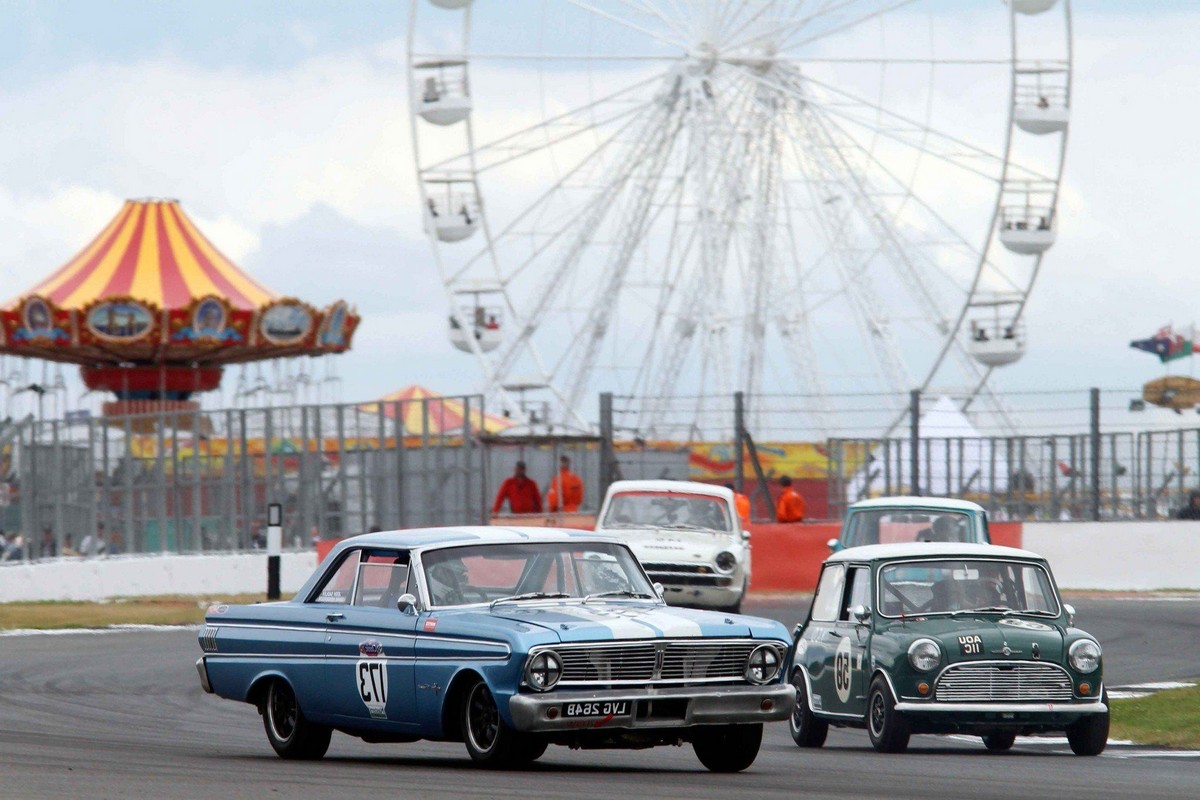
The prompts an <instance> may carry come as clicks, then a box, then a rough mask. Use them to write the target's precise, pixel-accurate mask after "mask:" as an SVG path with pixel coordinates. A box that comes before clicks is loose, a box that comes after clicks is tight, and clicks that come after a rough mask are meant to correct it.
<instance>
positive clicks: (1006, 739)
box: [983, 733, 1017, 753]
mask: <svg viewBox="0 0 1200 800" xmlns="http://www.w3.org/2000/svg"><path fill="white" fill-rule="evenodd" d="M1015 741H1017V735H1016V734H1015V733H989V734H988V735H986V736H984V737H983V746H984V747H986V748H987V749H988V750H991V751H992V752H993V753H1003V752H1004V751H1005V750H1011V749H1012V746H1013V742H1015Z"/></svg>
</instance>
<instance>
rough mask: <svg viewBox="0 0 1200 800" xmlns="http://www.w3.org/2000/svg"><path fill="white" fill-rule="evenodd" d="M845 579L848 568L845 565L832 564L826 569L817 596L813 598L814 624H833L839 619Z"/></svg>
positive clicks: (818, 586) (822, 574)
mask: <svg viewBox="0 0 1200 800" xmlns="http://www.w3.org/2000/svg"><path fill="white" fill-rule="evenodd" d="M845 578H846V568H845V567H844V566H843V565H841V564H830V565H828V566H826V567H825V570H824V572H822V573H821V582H820V583H819V584H818V585H817V594H816V596H815V597H814V598H813V609H812V618H813V621H814V622H833V621H834V620H836V619H837V617H838V608H839V607H840V606H841V604H842V589H843V587H844V586H845Z"/></svg>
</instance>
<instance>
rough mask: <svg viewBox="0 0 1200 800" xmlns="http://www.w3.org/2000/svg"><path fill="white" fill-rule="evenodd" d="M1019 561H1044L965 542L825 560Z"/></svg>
mask: <svg viewBox="0 0 1200 800" xmlns="http://www.w3.org/2000/svg"><path fill="white" fill-rule="evenodd" d="M959 556H962V557H965V558H1020V559H1026V560H1028V559H1034V560H1036V561H1045V559H1044V558H1042V557H1041V556H1039V555H1038V554H1037V553H1033V552H1030V551H1029V550H1020V549H1018V548H1016V547H1003V546H1001V545H995V544H969V543H966V542H903V543H897V544H868V545H863V546H861V547H847V548H846V549H845V550H839V551H838V552H836V553H834V554H833V555H831V556H830V557H829V558H827V559H825V560H826V561H827V562H832V561H892V560H897V559H905V558H955V557H959Z"/></svg>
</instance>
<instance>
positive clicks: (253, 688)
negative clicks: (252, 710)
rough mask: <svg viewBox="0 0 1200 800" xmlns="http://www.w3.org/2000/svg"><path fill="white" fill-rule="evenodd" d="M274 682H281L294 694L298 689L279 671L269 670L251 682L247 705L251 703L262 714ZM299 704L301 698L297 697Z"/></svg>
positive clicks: (247, 693) (247, 691) (247, 694)
mask: <svg viewBox="0 0 1200 800" xmlns="http://www.w3.org/2000/svg"><path fill="white" fill-rule="evenodd" d="M274 680H281V681H283V682H284V683H286V684H287V685H288V686H289V687H290V688H291V690H292V692H293V693H294V692H295V691H296V687H295V686H294V685H293V684H292V682H291V681H290V680H288V678H287V676H286V675H284V674H283V673H282V672H279V671H278V670H269V671H266V672H260V673H259V674H258V675H255V676H254V679H253V680H251V681H250V687H249V688H248V689H246V698H245V699H246V702H247V703H251V704H253V705H254V706H255V707H256V708H258V713H260V714H261V713H263V710H264V709H265V708H266V703H267V690H268V689H269V688H270V687H271V682H272V681H274ZM297 702H299V697H297Z"/></svg>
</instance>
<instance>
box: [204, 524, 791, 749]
mask: <svg viewBox="0 0 1200 800" xmlns="http://www.w3.org/2000/svg"><path fill="white" fill-rule="evenodd" d="M531 542H532V543H564V542H568V543H571V546H573V547H574V546H586V545H588V544H591V543H603V546H605V547H619V548H624V545H623V544H620V543H619V542H616V541H615V540H610V539H606V538H605V537H598V536H596V534H594V533H590V532H583V531H547V530H546V529H530V530H526V529H503V528H494V527H493V528H458V529H445V528H443V529H426V530H409V531H395V532H387V533H378V534H368V535H364V536H356V537H353V538H351V539H347V540H345V541H343V542H341V543H340V544H339V545H337V546H336V547H335V548H334V549H333V551H332V552H331V553H330V554H329V556H328V557H327V558H326V560H325V562H324V563H323V564H322V565H320V566H318V568H317V570H316V571H315V572H314V574H313V575H312V577H311V578H310V579H309V580H308V582H307V583H306V584H305V585H304V587H303V588H302V589H301V590H300V591H299V592H298V593H297V595H296V596H295V598H294V599H292V600H289V601H285V602H276V603H262V604H257V605H249V606H237V605H230V606H225V605H221V606H213V607H210V609H209V612H208V614H207V616H206V619H205V625H204V627H203V628H202V629H201V631H200V634H199V641H200V645H201V649H202V650H203V651H204V654H203V656H202V657H201V658H200V660H199V661H198V662H197V669H198V670H199V673H200V679H201V683H202V685H203V686H204V688H205V689H206V690H207V691H210V692H213V693H215V694H217V695H219V696H221V697H225V698H229V699H232V700H239V701H244V702H250V703H254V704H256V705H258V707H259V709H260V711H263V709H264V706H265V704H266V702H267V701H266V691H267V687H269V686H270V684H271V683H272V682H273V681H280V682H284V683H286V685H287V686H288V687H290V689H291V691H292V692H294V695H295V698H296V701H297V702H298V705H299V708H300V710H301V712H302V714H303V717H304V718H305V719H306V720H307V721H309V722H311V723H313V724H314V725H318V726H325V727H327V728H332V729H334V730H339V731H342V732H345V733H348V734H351V735H354V736H359V737H362V738H364V739H366V740H368V741H414V740H417V739H434V740H462V738H463V729H462V723H461V721H460V716H461V713H462V703H463V702H464V699H463V697H462V692H463V691H464V687H466V686H468V685H472V684H474V683H476V682H478V681H479V680H480V679H482V681H483V682H484V683H485V684H486V686H487V689H488V690H490V693H491V695H492V697H493V698H494V699H495V705H496V708H497V710H498V712H499V715H500V718H501V719H502V721H503V724H504V725H505V726H507V727H508V728H509V729H511V730H513V731H520V732H524V734H525V735H529V736H539V737H541V738H542V739H544V740H545V741H547V742H549V743H557V744H572V745H576V746H589V745H595V746H614V747H618V746H634V745H637V746H645V745H646V743H647V742H649V743H651V744H657V743H668V742H670V743H678V742H679V741H681V740H686V739H687V738H688V737H687V736H686V735H683V736H680V735H679V733H678V731H679V730H681V729H689V728H693V727H695V726H700V725H705V724H725V725H730V724H752V723H760V722H764V721H770V720H777V719H786V718H787V717H788V715H789V713H790V711H791V704H792V702H793V697H794V695H793V691H792V687H791V686H790V685H789V684H788V683H787V682H786V681H784V674H785V672H784V669H783V666H782V661H783V660H784V659H786V651H787V647H788V639H789V638H790V637H789V633H788V631H787V629H786V628H785V627H784V626H783V625H782V624H780V623H778V622H775V621H772V620H766V619H759V618H755V617H749V616H742V615H733V614H723V613H715V612H707V611H698V610H690V609H683V608H674V607H668V606H666V605H665V604H664V603H663V602H662V601H661V600H660V599H659V598H651V599H639V598H624V597H612V598H599V599H589V600H587V601H586V602H583V601H581V600H580V598H569V599H553V598H547V599H540V598H539V599H533V600H529V601H525V602H500V603H491V602H488V601H487V599H486V598H479V599H478V602H471V603H465V604H458V605H454V606H449V607H448V606H438V605H435V604H434V602H433V599H434V598H433V595H432V593H431V590H430V587H429V582H430V581H431V578H429V577H428V576H427V575H426V574H425V572H424V570H423V569H422V568H421V564H422V560H423V559H429V558H430V557H431V554H432V553H435V552H439V551H442V550H444V549H445V548H455V547H462V546H466V545H472V544H500V545H503V544H506V543H511V544H522V543H531ZM356 551H357V552H356ZM378 551H386V552H387V553H389V554H392V553H394V552H401V551H402V552H403V557H405V558H408V559H410V561H409V570H410V574H411V575H412V576H413V577H414V579H415V580H413V582H412V583H409V584H407V586H408V587H409V588H410V590H416V591H412V593H411V595H410V594H407V593H406V594H405V595H404V596H403V597H402V598H401V605H404V603H405V602H406V601H405V599H404V598H408V599H409V601H411V600H413V599H415V601H416V602H415V603H412V607H405V608H404V609H403V610H401V609H399V608H397V607H396V604H395V603H394V602H393V601H392V598H387V600H388V602H386V603H384V604H383V605H382V606H380V605H357V604H354V603H348V602H323V600H328V599H329V598H328V597H326V595H325V593H324V591H323V590H321V587H322V586H325V585H329V581H331V580H332V578H331V577H330V576H332V575H333V574H334V572H335V571H336V570H338V569H339V565H341V564H342V563H344V562H346V561H347V560H348V559H350V558H355V559H358V560H359V561H365V560H367V554H368V553H373V552H378ZM630 559H631V560H632V556H630ZM633 563H634V564H636V561H634V562H633ZM637 569H638V571H639V574H641V575H643V576H644V573H642V572H641V571H640V566H639V567H637ZM647 585H649V584H648V583H647ZM331 596H332V595H331ZM714 643H715V644H714ZM761 644H770V645H772V646H773V647H775V648H776V649H777V652H778V655H779V662H780V668H779V671H778V674H777V675H775V676H774V677H772V679H771V680H770V681H769V682H768V683H766V684H762V683H759V684H754V683H752V682H751V681H750V680H748V679H747V678H745V677H743V676H742V673H741V671H740V670H741V669H742V667H741V666H738V671H739V674H738V675H737V676H733V675H732V674H729V673H731V670H729V669H727V670H726V672H725V673H722V675H724V679H722V678H721V676H718V675H716V674H715V673H714V674H713V675H710V676H704V675H702V674H701V671H700V670H699V668H697V667H696V666H695V664H696V663H697V661H696V657H695V654H696V653H701V654H709V655H707V656H704V657H706V658H710V657H711V654H712V653H716V652H721V653H725V654H726V655H725V656H724V657H726V658H734V657H735V656H738V655H740V654H741V653H742V652H749V651H750V650H752V649H753V648H756V647H758V646H759V645H761ZM626 646H628V647H632V648H639V647H640V648H647V647H649V648H651V649H650V650H646V651H645V652H646V653H652V654H653V653H657V654H658V655H657V656H656V657H657V664H656V665H655V666H654V671H653V673H652V674H650V675H649V676H642V678H645V677H649V680H644V679H642V678H639V677H638V676H637V675H635V674H634V673H630V674H629V675H628V676H626V677H627V678H628V679H619V677H620V676H619V675H618V673H619V670H620V668H621V667H620V663H621V662H620V659H636V658H638V657H640V656H638V655H637V652H640V651H636V650H628V649H626ZM714 646H718V647H719V648H723V649H719V650H712V649H711V648H712V647H714ZM551 648H553V649H557V650H561V651H563V652H564V653H572V652H574V653H579V654H580V655H579V657H578V658H576V659H575V660H574V661H570V663H571V664H575V663H576V662H579V663H585V662H586V661H588V660H590V661H591V662H596V660H597V658H598V656H597V655H596V654H597V653H599V654H601V655H603V654H604V653H610V654H612V660H611V663H610V662H605V664H607V666H603V667H601V668H600V672H595V670H593V672H595V674H594V675H592V673H587V674H588V675H592V677H593V678H594V680H591V679H587V680H583V681H573V682H571V681H566V680H563V684H564V685H563V686H561V687H559V688H557V689H554V690H551V691H543V692H535V691H534V690H532V689H531V688H530V687H529V685H528V680H527V679H528V675H527V674H526V668H527V666H528V661H529V659H530V658H531V653H536V652H538V651H539V649H551ZM605 648H608V649H605ZM613 648H618V649H613ZM696 648H701V649H700V650H697V649H696ZM704 648H708V649H704ZM738 648H741V649H738ZM676 650H679V652H680V653H684V654H685V655H683V656H680V657H678V658H676V657H674V656H672V655H671V653H672V652H674V651H676ZM663 653H666V655H665V656H664V655H663ZM729 654H734V655H729ZM556 657H558V656H557V653H556ZM603 657H605V658H607V656H603ZM672 658H675V660H674V661H672ZM664 659H665V661H666V662H669V663H675V662H676V661H678V662H679V663H680V664H686V665H691V666H687V667H686V670H684V671H681V672H678V673H677V674H676V676H675V678H674V679H669V678H668V676H666V675H664V674H663V673H662V670H663V664H664V663H665V662H664ZM688 659H691V660H688ZM568 660H570V659H569V658H568ZM730 663H731V664H732V661H730ZM572 668H574V667H572ZM563 669H564V673H563V677H564V678H565V677H566V676H567V674H568V672H569V670H568V668H567V667H564V668H563ZM589 669H590V668H589ZM680 669H684V668H683V667H681V668H680ZM601 673H603V674H601ZM581 674H582V673H581ZM372 681H374V686H372ZM567 683H572V685H571V686H570V687H567V686H566V685H565V684H567ZM381 688H382V691H381ZM714 698H715V699H714ZM617 700H619V701H620V702H622V703H624V702H628V703H631V704H632V705H630V706H620V705H618V706H614V707H619V708H622V709H625V711H626V714H624V715H618V717H617V718H609V719H607V720H604V721H603V722H602V720H603V718H604V717H605V716H609V715H605V714H598V715H597V716H598V717H599V718H597V719H592V718H590V717H587V718H585V719H584V720H583V721H582V722H580V721H573V720H569V719H567V718H566V716H567V707H566V705H563V704H569V703H578V702H585V703H601V704H602V703H606V702H607V703H611V702H613V701H617ZM667 700H673V701H674V704H673V705H672V704H671V703H668V702H666V701H667ZM381 701H382V702H381ZM639 701H643V702H642V704H641V705H639ZM648 701H660V702H659V705H660V706H662V707H663V708H669V709H670V716H669V717H666V716H662V717H656V716H655V711H654V709H653V703H650V705H647V704H646V703H647V702H648ZM550 708H554V709H555V711H550V710H549V709H550ZM597 710H598V711H599V710H604V708H603V707H601V706H597ZM560 711H561V713H562V716H561V717H559V716H558V714H559V712H560ZM584 722H586V725H585V724H583V723H584ZM597 723H599V724H597ZM585 728H586V729H585ZM269 733H270V731H268V734H269ZM634 734H636V735H634ZM543 748H544V745H543ZM276 749H278V748H276ZM322 752H323V751H322ZM282 754H283V753H282V752H281V755H282ZM702 760H703V759H702Z"/></svg>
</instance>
